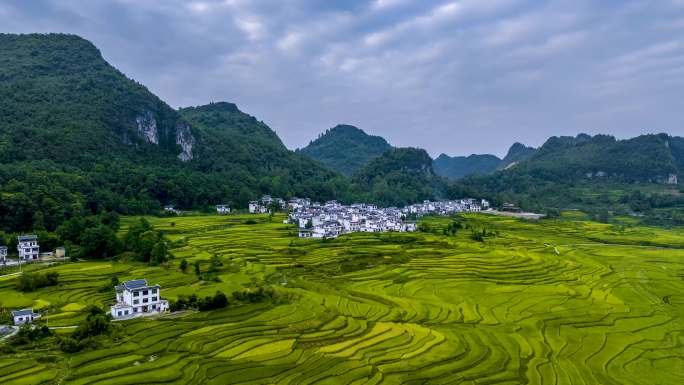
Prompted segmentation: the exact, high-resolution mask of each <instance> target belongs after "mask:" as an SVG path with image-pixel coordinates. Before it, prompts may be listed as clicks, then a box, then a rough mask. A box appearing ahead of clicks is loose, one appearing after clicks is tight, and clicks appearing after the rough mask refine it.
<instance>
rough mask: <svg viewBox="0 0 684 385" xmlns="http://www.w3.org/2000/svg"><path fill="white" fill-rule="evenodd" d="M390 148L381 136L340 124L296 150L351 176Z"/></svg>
mask: <svg viewBox="0 0 684 385" xmlns="http://www.w3.org/2000/svg"><path fill="white" fill-rule="evenodd" d="M390 148H392V146H391V145H390V144H389V143H387V141H386V140H385V139H383V138H382V137H379V136H374V135H368V134H366V133H365V132H364V131H363V130H361V129H359V128H356V127H354V126H350V125H346V124H340V125H337V126H335V127H333V128H330V129H328V130H326V131H325V133H323V134H322V135H320V136H319V137H318V138H317V139H316V140H313V141H311V142H310V143H309V145H308V146H306V147H304V148H302V149H300V150H297V151H298V152H299V153H300V154H302V155H305V156H308V157H310V158H312V159H315V160H317V161H319V162H321V163H323V164H325V165H326V166H328V167H330V168H331V169H333V170H336V171H339V172H341V173H343V174H345V175H351V174H353V173H354V172H355V171H356V170H358V169H360V168H361V167H362V166H364V165H366V164H368V162H370V161H371V160H372V159H374V158H377V157H378V156H380V155H381V154H382V153H383V152H385V151H387V150H388V149H390Z"/></svg>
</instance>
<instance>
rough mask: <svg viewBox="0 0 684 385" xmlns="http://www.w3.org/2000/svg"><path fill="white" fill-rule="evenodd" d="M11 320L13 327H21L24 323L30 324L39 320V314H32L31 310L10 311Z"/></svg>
mask: <svg viewBox="0 0 684 385" xmlns="http://www.w3.org/2000/svg"><path fill="white" fill-rule="evenodd" d="M12 318H13V319H14V324H15V325H23V324H25V323H32V322H33V321H34V320H35V319H37V318H40V314H38V313H34V312H33V309H21V310H12Z"/></svg>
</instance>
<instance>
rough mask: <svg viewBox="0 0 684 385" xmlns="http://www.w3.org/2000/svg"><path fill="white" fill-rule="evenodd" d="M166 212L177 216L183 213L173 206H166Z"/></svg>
mask: <svg viewBox="0 0 684 385" xmlns="http://www.w3.org/2000/svg"><path fill="white" fill-rule="evenodd" d="M164 211H165V212H167V213H169V214H175V215H180V213H181V211H180V210H178V209H177V208H175V207H173V206H172V205H167V206H164Z"/></svg>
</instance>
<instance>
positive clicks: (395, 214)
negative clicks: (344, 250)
mask: <svg viewBox="0 0 684 385" xmlns="http://www.w3.org/2000/svg"><path fill="white" fill-rule="evenodd" d="M287 205H288V207H289V209H290V214H289V216H288V218H287V219H286V220H285V223H292V224H296V225H297V226H298V227H299V237H300V238H336V237H338V236H340V235H341V234H346V233H354V232H368V233H381V232H388V231H397V232H406V231H415V230H416V229H417V227H416V223H415V222H410V221H407V220H406V218H409V217H415V218H418V217H421V216H423V215H450V214H454V213H459V212H479V211H481V210H482V209H483V208H485V209H486V208H489V202H487V201H486V200H482V201H476V200H475V199H461V200H456V201H439V202H431V201H425V202H423V203H418V204H414V205H410V206H406V207H403V208H396V207H388V208H378V207H377V206H376V205H372V204H364V203H360V204H353V205H349V206H347V205H342V204H340V203H338V202H336V201H330V202H326V203H325V204H319V203H311V201H310V200H309V199H298V198H293V199H291V200H289V201H288V203H287Z"/></svg>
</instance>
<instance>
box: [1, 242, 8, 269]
mask: <svg viewBox="0 0 684 385" xmlns="http://www.w3.org/2000/svg"><path fill="white" fill-rule="evenodd" d="M5 262H7V246H0V263H1V264H3V265H4V264H5Z"/></svg>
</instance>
